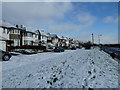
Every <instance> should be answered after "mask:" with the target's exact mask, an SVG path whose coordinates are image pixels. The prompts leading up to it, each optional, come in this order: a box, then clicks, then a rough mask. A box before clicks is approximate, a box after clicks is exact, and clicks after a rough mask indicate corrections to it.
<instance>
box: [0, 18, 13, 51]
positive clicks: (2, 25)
mask: <svg viewBox="0 0 120 90" xmlns="http://www.w3.org/2000/svg"><path fill="white" fill-rule="evenodd" d="M9 27H14V26H13V25H11V24H10V23H8V22H6V21H5V20H0V49H1V50H3V51H6V50H7V46H8V43H9V41H10V38H9V34H10V29H9Z"/></svg>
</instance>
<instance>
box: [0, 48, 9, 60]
mask: <svg viewBox="0 0 120 90" xmlns="http://www.w3.org/2000/svg"><path fill="white" fill-rule="evenodd" d="M10 58H11V54H10V53H9V52H5V51H2V50H0V60H3V61H8V60H9V59H10Z"/></svg>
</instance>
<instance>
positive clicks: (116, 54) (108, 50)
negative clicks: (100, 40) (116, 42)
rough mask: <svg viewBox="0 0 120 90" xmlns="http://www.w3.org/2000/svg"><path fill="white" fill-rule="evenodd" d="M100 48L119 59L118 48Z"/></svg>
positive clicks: (119, 50) (119, 51)
mask: <svg viewBox="0 0 120 90" xmlns="http://www.w3.org/2000/svg"><path fill="white" fill-rule="evenodd" d="M101 49H102V50H104V51H105V52H107V53H109V54H110V55H111V56H113V58H114V57H115V58H117V59H119V60H120V48H113V47H106V46H103V47H101Z"/></svg>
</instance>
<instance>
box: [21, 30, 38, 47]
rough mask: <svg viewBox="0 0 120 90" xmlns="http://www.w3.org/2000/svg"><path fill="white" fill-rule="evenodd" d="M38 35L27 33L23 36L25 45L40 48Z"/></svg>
mask: <svg viewBox="0 0 120 90" xmlns="http://www.w3.org/2000/svg"><path fill="white" fill-rule="evenodd" d="M38 43H39V42H38V34H37V33H35V32H31V31H25V32H24V34H23V45H30V46H33V45H34V46H38Z"/></svg>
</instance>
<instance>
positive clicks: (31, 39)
mask: <svg viewBox="0 0 120 90" xmlns="http://www.w3.org/2000/svg"><path fill="white" fill-rule="evenodd" d="M25 40H26V41H28V42H30V41H33V42H36V41H38V36H37V37H35V35H33V37H28V36H23V41H22V42H23V45H25V43H24V41H25Z"/></svg>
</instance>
